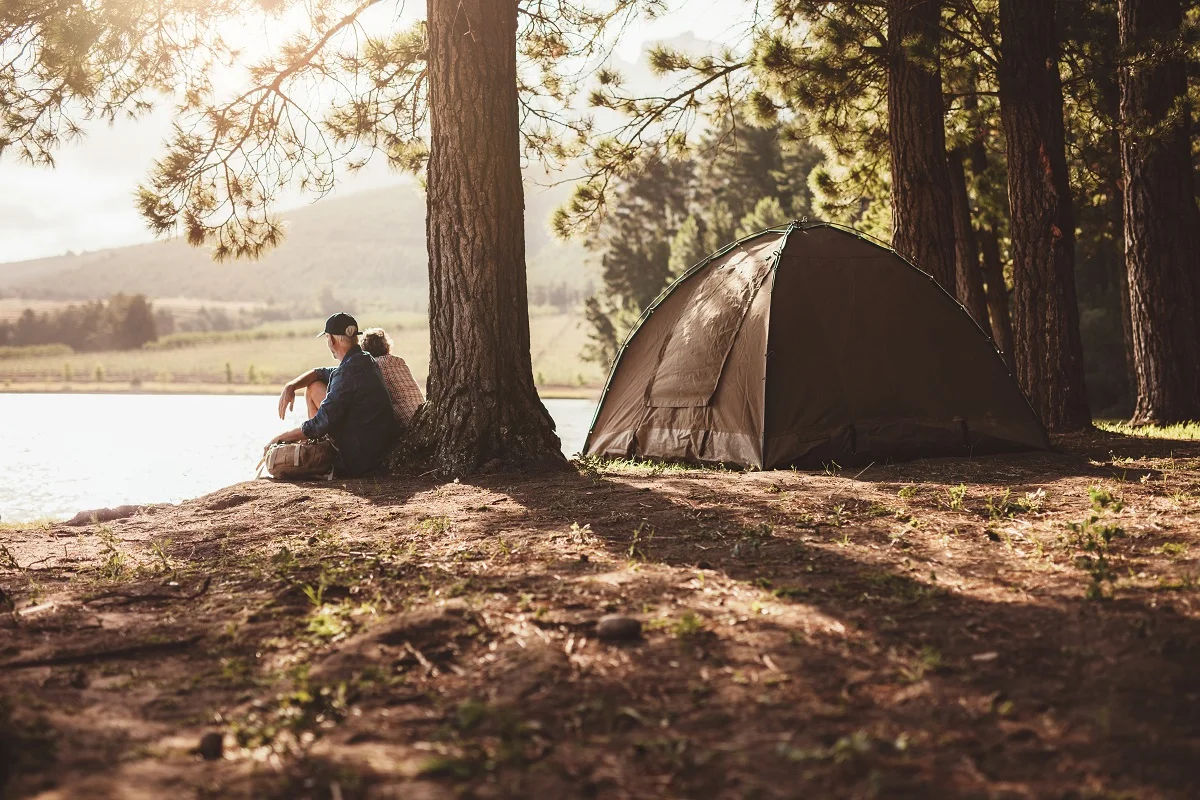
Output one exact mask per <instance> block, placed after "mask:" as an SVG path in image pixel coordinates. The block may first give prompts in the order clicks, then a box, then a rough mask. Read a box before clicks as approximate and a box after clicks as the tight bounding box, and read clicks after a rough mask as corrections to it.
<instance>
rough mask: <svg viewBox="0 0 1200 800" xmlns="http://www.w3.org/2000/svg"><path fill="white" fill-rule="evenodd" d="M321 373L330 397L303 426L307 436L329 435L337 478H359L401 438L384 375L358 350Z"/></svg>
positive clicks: (373, 362)
mask: <svg viewBox="0 0 1200 800" xmlns="http://www.w3.org/2000/svg"><path fill="white" fill-rule="evenodd" d="M318 372H319V373H321V375H320V379H321V380H324V381H325V382H326V383H328V384H329V391H328V393H327V394H326V395H325V401H324V402H323V403H321V407H320V408H319V409H317V414H316V416H314V417H313V418H312V419H310V420H308V421H307V422H305V423H304V425H303V426H302V429H303V431H304V435H305V436H307V437H309V438H310V439H318V438H320V437H321V436H325V435H328V436H329V438H331V439H333V443H334V445H335V446H336V447H337V449H338V461H337V471H338V473H340V474H342V475H346V476H354V475H361V474H362V473H364V472H366V471H367V470H369V469H371V468H373V467H375V466H377V465H378V464H379V463H380V462H381V461H382V460H383V458H384V456H386V455H387V453H388V451H389V450H391V448H392V445H393V444H394V443H395V440H396V436H397V435H398V433H399V425H398V424H397V422H396V418H395V415H394V414H393V412H392V404H391V398H390V397H389V395H388V390H387V387H386V386H385V385H384V382H383V375H382V374H381V372H380V370H379V366H378V365H377V364H376V363H375V360H374V359H373V358H371V356H370V355H368V354H367V353H364V352H363V351H362V349H361V348H359V347H358V346H355V347H354V348H352V349H351V350H350V352H348V353H347V354H346V356H345V357H344V358H343V359H342V362H341V363H340V364H339V365H338V366H337V367H336V368H333V369H330V368H326V369H323V370H318Z"/></svg>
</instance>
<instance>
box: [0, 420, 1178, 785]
mask: <svg viewBox="0 0 1200 800" xmlns="http://www.w3.org/2000/svg"><path fill="white" fill-rule="evenodd" d="M1139 441H1145V440H1139ZM1125 444H1127V443H1123V442H1121V441H1120V440H1115V444H1114V445H1113V446H1112V447H1109V446H1108V445H1106V444H1105V443H1104V442H1099V443H1089V444H1088V445H1087V446H1086V447H1081V448H1077V449H1070V447H1071V446H1068V452H1067V453H1066V454H1055V455H1051V456H1042V455H1033V456H1026V457H1016V456H1005V457H999V458H996V459H980V460H978V461H977V462H975V463H974V464H973V465H972V469H976V470H978V472H976V473H975V474H976V477H975V478H973V479H972V481H971V482H970V485H969V486H967V487H966V488H965V490H964V491H955V492H951V489H956V487H957V485H958V484H959V483H961V481H958V480H955V479H954V477H953V476H952V475H950V474H949V473H946V474H943V472H942V470H945V469H951V468H952V467H953V465H952V464H949V465H945V464H942V463H941V462H916V463H912V464H907V465H897V467H896V470H897V472H898V473H899V472H900V471H901V470H902V471H903V472H902V477H899V478H897V479H896V480H894V481H893V480H891V479H890V476H888V479H886V480H874V481H873V480H869V479H868V475H869V474H870V473H867V474H866V475H863V476H861V477H859V478H857V479H855V477H854V476H853V475H845V476H838V475H835V474H829V475H827V474H824V473H794V472H790V471H780V472H773V473H723V472H720V471H708V470H692V471H678V470H672V469H665V468H664V469H660V468H655V467H650V468H640V469H634V470H631V471H629V472H627V473H622V472H621V471H620V470H619V469H615V468H614V469H612V470H606V471H596V470H593V469H584V470H582V471H581V472H577V473H569V474H561V473H559V474H553V475H544V476H536V475H535V476H514V475H494V476H484V477H480V478H475V479H472V480H470V481H464V482H455V483H445V484H443V483H438V482H435V481H432V480H428V479H423V478H422V479H393V480H378V481H375V480H370V479H367V480H363V481H354V482H336V481H335V482H332V483H312V484H296V485H284V484H265V483H264V484H244V485H241V486H237V487H231V488H230V489H227V490H223V491H222V492H218V493H216V494H214V495H210V496H209V497H206V498H201V499H200V500H197V501H192V502H190V503H186V504H183V505H182V506H180V507H178V508H170V509H165V510H162V511H161V512H160V513H156V514H152V515H149V516H146V517H138V518H134V519H132V520H126V521H121V522H118V523H114V525H113V527H112V534H113V537H115V538H114V539H112V540H105V539H104V538H103V537H102V536H101V537H92V538H94V539H96V541H95V542H92V540H91V539H88V540H87V542H85V541H84V536H83V535H82V534H80V535H79V539H77V540H73V541H75V542H76V544H75V546H76V548H77V549H79V550H80V551H83V550H86V549H87V548H92V550H94V554H93V555H94V557H93V560H94V561H100V560H101V559H102V558H103V553H104V551H103V546H104V545H103V543H104V541H119V542H121V543H123V544H122V545H121V546H124V547H130V548H132V547H133V546H134V544H135V543H137V542H142V543H148V542H150V541H153V539H154V537H157V536H162V535H164V534H166V533H169V535H170V536H171V537H173V541H172V542H171V543H170V544H169V545H168V546H167V547H166V548H165V551H166V553H167V555H168V557H169V558H170V559H173V560H174V562H175V563H174V569H176V570H177V572H176V573H173V574H174V576H175V577H176V578H181V580H178V581H177V582H179V583H181V584H183V585H184V586H185V587H187V588H188V590H189V591H191V587H193V586H195V585H197V583H198V581H199V579H200V578H201V577H203V576H205V575H209V576H213V577H214V580H213V582H212V585H211V589H209V590H208V592H207V593H206V594H204V595H203V596H201V597H198V598H197V599H195V600H192V601H186V602H185V601H181V600H176V601H168V602H136V603H132V604H126V603H125V598H122V597H119V596H118V597H109V598H107V599H104V600H102V601H99V602H96V603H90V602H87V597H86V595H85V597H84V601H83V602H80V601H79V599H78V594H77V595H76V599H75V600H74V601H73V602H74V603H75V604H76V605H75V606H72V608H77V607H78V606H81V607H82V608H83V609H84V610H85V612H86V613H87V614H91V615H92V616H93V617H95V618H96V619H98V620H101V621H103V622H104V625H106V626H108V627H106V628H105V629H104V630H103V631H101V630H100V629H98V628H97V629H95V630H92V632H91V633H88V632H87V630H84V628H85V627H86V626H83V625H82V623H83V622H87V620H84V619H83V617H82V616H78V618H77V617H70V618H68V617H67V616H65V615H64V616H58V615H54V616H51V617H47V618H45V619H44V621H43V622H40V623H35V622H34V621H29V622H24V623H22V626H21V627H20V628H19V629H18V630H17V631H16V632H15V633H14V637H13V641H14V642H16V644H17V647H18V649H20V650H21V651H22V653H24V652H25V651H26V650H29V651H31V652H32V651H34V650H35V649H36V648H44V647H47V646H49V647H50V648H51V649H52V650H55V651H61V650H62V649H63V647H64V646H70V645H72V643H74V645H82V644H86V645H87V646H88V647H91V646H92V645H95V644H98V643H99V638H100V637H101V636H106V637H108V638H109V639H110V640H112V639H113V637H114V636H115V637H116V638H117V640H118V641H133V642H137V641H142V642H147V643H150V644H154V643H155V642H158V643H160V644H161V643H163V642H164V641H165V640H168V639H170V638H171V637H184V636H185V635H188V634H199V635H201V637H202V638H201V639H200V640H198V641H199V643H198V644H197V645H194V646H189V647H186V648H183V649H180V650H160V651H152V652H147V653H143V654H142V655H140V656H136V657H135V656H126V657H122V658H114V659H112V660H110V661H107V662H104V663H102V664H98V663H92V664H66V665H62V666H56V667H46V668H43V669H41V670H40V671H36V672H35V671H21V670H18V671H14V672H9V673H8V674H9V675H10V676H12V677H13V681H12V682H11V683H10V684H9V687H8V688H7V689H6V693H7V694H9V695H10V696H12V697H14V698H23V700H22V702H24V703H26V706H25V707H22V708H19V709H18V714H17V718H15V722H16V723H17V724H19V725H20V726H21V727H20V730H30V731H33V733H37V729H35V728H29V722H30V720H31V716H30V713H29V712H31V711H32V712H36V713H37V714H45V715H46V719H47V720H49V722H48V723H47V724H48V725H49V726H50V727H51V728H52V729H53V731H54V732H55V733H56V737H57V739H58V742H59V746H58V753H59V760H58V762H57V763H56V764H55V766H54V769H53V770H48V769H46V768H45V767H43V766H37V765H36V764H35V766H33V767H28V768H26V769H32V770H33V773H31V774H33V775H34V778H35V780H34V781H33V782H32V783H31V782H29V781H26V782H24V783H20V784H18V785H21V786H26V787H29V786H33V785H38V786H41V787H43V788H46V787H51V786H53V785H55V784H59V785H60V786H61V787H62V788H60V789H59V790H58V791H59V793H60V794H59V795H58V796H70V795H71V794H72V792H73V791H74V793H75V796H80V794H79V792H78V791H75V790H77V789H80V787H85V788H86V789H87V791H86V792H85V794H87V795H88V796H96V797H105V796H112V797H127V796H138V795H139V793H140V795H141V796H163V793H164V792H165V791H167V788H164V787H175V788H173V789H170V791H178V790H179V789H178V787H181V786H186V787H188V788H189V790H194V791H193V793H194V794H195V795H196V796H199V797H256V798H258V797H279V798H283V797H287V798H294V797H312V798H322V800H324V799H325V798H333V797H341V798H344V799H345V800H349V799H350V798H382V797H397V798H399V797H403V798H406V800H412V798H449V797H479V798H485V797H522V798H523V797H531V796H538V795H541V796H546V797H603V798H609V797H612V798H620V797H638V798H640V797H646V798H650V797H664V796H665V797H729V798H735V797H736V798H742V797H760V798H776V797H805V796H821V797H905V796H907V797H1113V796H1125V797H1135V798H1141V797H1146V798H1150V797H1180V798H1183V797H1192V796H1197V794H1200V786H1197V783H1198V781H1200V779H1198V778H1197V776H1196V774H1195V771H1194V769H1192V765H1193V763H1194V761H1195V759H1196V757H1197V756H1198V755H1200V752H1197V742H1198V741H1200V708H1198V707H1197V701H1198V698H1200V683H1198V672H1197V667H1198V666H1200V653H1198V652H1197V649H1196V644H1195V643H1196V642H1198V641H1200V639H1198V638H1197V633H1200V631H1197V630H1196V625H1197V622H1196V618H1195V614H1194V611H1193V598H1194V593H1195V581H1194V580H1192V581H1191V582H1190V583H1189V582H1188V581H1189V580H1190V579H1188V573H1187V570H1189V569H1192V568H1193V567H1194V566H1195V559H1194V558H1191V557H1189V556H1188V555H1187V554H1186V545H1187V543H1189V542H1191V544H1192V546H1193V547H1196V548H1197V549H1200V541H1194V542H1193V541H1191V540H1192V539H1195V530H1194V526H1190V527H1189V525H1190V517H1189V514H1190V513H1191V512H1190V510H1189V509H1191V508H1192V505H1191V503H1192V501H1191V500H1189V499H1187V498H1184V497H1181V498H1174V499H1172V498H1168V497H1166V496H1165V491H1166V490H1165V489H1164V487H1162V486H1160V485H1159V482H1158V481H1157V479H1154V480H1150V481H1147V482H1141V481H1140V480H1130V481H1128V482H1121V481H1120V480H1119V478H1117V477H1110V475H1109V473H1106V469H1107V468H1108V467H1111V466H1112V464H1111V458H1112V457H1111V456H1106V457H1107V458H1108V459H1110V460H1109V461H1105V460H1104V458H1100V457H1096V456H1095V455H1094V454H1093V452H1092V450H1089V449H1088V448H1100V449H1103V451H1104V453H1105V454H1107V452H1108V450H1110V449H1116V448H1121V447H1124V446H1125ZM1176 444H1178V443H1176ZM1188 446H1190V445H1188ZM1155 448H1159V449H1161V450H1162V452H1165V453H1170V452H1171V450H1172V449H1174V450H1175V451H1176V452H1178V451H1179V450H1181V449H1185V448H1184V447H1183V446H1181V447H1179V448H1171V446H1170V445H1169V444H1167V445H1158V444H1157V443H1154V448H1151V449H1154V451H1155V452H1159V449H1155ZM1189 452H1190V451H1189ZM1131 454H1132V453H1131ZM1187 457H1188V458H1190V457H1191V456H1187ZM1023 458H1025V459H1029V461H1028V462H1026V461H1023V460H1022V459H1023ZM1041 459H1050V461H1043V460H1041ZM1092 462H1095V463H1092ZM1142 466H1154V465H1152V464H1149V463H1147V462H1142V464H1141V465H1140V466H1139V467H1138V471H1139V474H1140V473H1141V471H1142ZM1161 466H1162V465H1158V466H1154V468H1156V469H1158V468H1160V467H1161ZM1194 467H1195V465H1192V464H1183V463H1181V464H1179V465H1177V466H1175V467H1172V468H1171V469H1173V470H1175V471H1176V472H1177V473H1178V474H1177V475H1176V483H1177V484H1178V485H1186V484H1187V483H1188V482H1189V481H1191V482H1196V483H1197V485H1200V474H1198V473H1197V470H1196V469H1195V468H1194ZM1097 470H1099V472H1097ZM1109 472H1111V471H1109ZM1014 473H1017V474H1019V475H1021V476H1023V477H1021V478H1019V479H1018V480H1017V481H1011V477H1010V476H1011V475H1012V474H1014ZM1100 484H1102V485H1103V486H1102V487H1101V488H1103V490H1104V492H1106V493H1108V494H1107V495H1104V496H1098V497H1097V499H1093V498H1092V496H1091V495H1090V494H1089V491H1088V490H1089V489H1090V488H1092V487H1096V486H1099V485H1100ZM1013 485H1016V486H1017V487H1018V489H1020V490H1022V491H1026V490H1028V489H1030V488H1032V487H1035V486H1037V487H1041V488H1043V489H1044V490H1045V492H1044V496H1038V497H1036V498H1033V499H1029V500H1028V501H1027V504H1026V505H1025V506H1022V507H1020V508H1017V507H1016V506H1012V507H1010V506H1009V505H1005V504H1003V503H1001V502H999V501H997V499H996V498H997V497H999V496H1001V495H1002V494H1003V492H1004V491H1005V490H1007V489H1009V488H1010V487H1011V486H1013ZM1174 485H1175V484H1173V485H1172V486H1173V487H1174ZM1014 494H1016V496H1018V497H1022V498H1023V495H1022V494H1021V492H1019V491H1018V492H1014ZM1104 497H1108V498H1109V499H1108V500H1105V499H1104ZM1121 502H1123V504H1124V506H1125V508H1124V510H1123V511H1116V510H1114V509H1116V507H1117V505H1118V504H1119V503H1121ZM1092 516H1095V517H1096V518H1097V520H1098V522H1097V523H1096V524H1095V525H1092V523H1088V525H1082V527H1081V528H1080V530H1079V531H1076V530H1074V529H1073V528H1071V527H1070V525H1071V524H1076V525H1081V523H1083V522H1085V521H1086V520H1087V519H1089V518H1090V517H1092ZM1118 524H1119V525H1121V526H1124V527H1125V528H1126V532H1125V534H1124V535H1117V534H1113V535H1114V536H1116V537H1117V538H1113V539H1112V541H1111V542H1108V541H1105V542H1104V544H1103V545H1101V544H1099V543H1098V541H1099V540H1097V541H1096V542H1094V543H1093V544H1092V545H1091V546H1092V547H1093V548H1095V549H1093V550H1086V549H1085V547H1086V546H1087V541H1085V540H1086V537H1087V536H1092V537H1093V539H1095V537H1097V536H1100V534H1098V533H1096V531H1098V530H1099V527H1097V526H1100V525H1105V526H1109V527H1108V528H1105V530H1109V533H1111V532H1112V531H1111V530H1110V528H1111V529H1115V526H1116V525H1118ZM1089 526H1090V527H1089ZM52 533H53V532H52ZM72 535H75V534H72ZM1189 537H1190V538H1189ZM1101 538H1102V537H1101ZM1181 540H1182V541H1181ZM1168 544H1173V545H1174V548H1173V549H1171V550H1170V552H1171V553H1174V554H1175V555H1173V556H1170V557H1168V556H1166V555H1164V554H1163V552H1162V550H1163V548H1165V547H1166V545H1168ZM1085 555H1086V556H1087V557H1088V558H1091V559H1092V561H1091V562H1089V564H1090V566H1089V567H1088V568H1087V569H1084V568H1083V567H1081V566H1078V565H1077V562H1076V560H1077V559H1078V558H1079V557H1081V556H1085ZM1100 555H1104V556H1105V557H1106V558H1107V560H1108V561H1107V563H1108V564H1109V568H1108V573H1104V572H1101V571H1099V570H1098V569H1097V567H1096V564H1097V560H1096V559H1097V557H1098V556H1100ZM1118 567H1119V568H1120V570H1122V571H1124V570H1126V569H1128V570H1129V572H1130V576H1128V577H1121V578H1120V581H1119V582H1118V581H1117V580H1116V577H1119V576H1116V572H1117V568H1118ZM89 568H90V567H89ZM97 568H99V567H97ZM71 569H72V570H75V571H78V570H79V569H80V567H72V568H71ZM1169 570H1174V571H1173V572H1171V573H1170V575H1168V574H1167V572H1168V571H1169ZM1109 573H1111V574H1109ZM1143 573H1145V574H1146V575H1147V577H1144V578H1141V577H1136V576H1137V575H1141V574H1143ZM1122 574H1123V573H1122ZM45 577H48V574H47V575H46V576H43V580H44V579H45ZM1167 578H1170V581H1168V582H1166V583H1164V581H1166V580H1167ZM26 580H28V581H32V580H33V579H32V578H28V579H26ZM63 580H64V581H67V580H68V578H67V577H66V576H65V574H64V577H63ZM156 580H157V581H158V582H159V583H162V581H163V578H162V577H161V576H160V577H158V578H156ZM138 581H142V583H139V582H138ZM148 582H149V579H148V578H147V579H144V580H143V579H142V578H138V579H137V580H136V581H132V582H125V583H120V584H117V587H118V589H119V590H120V591H122V592H125V593H126V594H139V595H141V593H143V592H145V591H147V588H148V587H147V586H144V585H142V584H143V583H148ZM6 585H7V588H10V589H11V588H13V587H14V586H16V588H17V589H20V590H22V591H24V590H26V589H27V588H28V587H26V586H24V585H23V584H13V583H8V582H7V579H6ZM64 586H67V584H66V583H64ZM95 589H96V587H94V586H91V585H88V586H85V587H83V590H84V591H85V593H86V592H94V591H95ZM1093 589H1098V590H1099V591H1097V592H1092V590H1093ZM1089 592H1091V593H1092V596H1093V597H1094V598H1097V599H1088V594H1089ZM1114 594H1115V597H1116V599H1099V598H1103V597H1108V596H1111V595H1114ZM135 599H136V598H135ZM609 612H615V613H624V614H632V615H634V616H636V617H638V618H639V619H640V620H641V621H642V622H643V624H644V634H643V636H642V637H641V638H640V639H638V640H637V641H633V642H628V643H623V644H621V643H615V644H613V643H604V642H599V641H597V640H596V638H595V622H596V620H597V617H598V616H599V615H600V614H602V613H609ZM72 613H74V612H72ZM79 614H84V612H79ZM119 614H125V615H126V616H125V617H124V618H118V615H119ZM38 619H42V618H38ZM114 623H119V626H118V627H116V630H117V633H115V634H114V633H113V630H114ZM87 624H88V625H90V624H91V623H90V622H88V623H87ZM39 625H40V626H41V627H40V628H39V627H38V626H39ZM55 625H57V626H58V627H57V628H56V627H54V626H55ZM89 630H90V629H89ZM85 634H86V635H87V636H92V637H94V640H93V639H87V640H86V641H85V640H84V639H82V638H80V637H82V636H84V635H85ZM166 643H168V644H169V643H170V642H169V641H167V642H166ZM109 644H111V641H110V642H109ZM85 649H86V648H85ZM38 652H40V650H38ZM30 698H33V699H32V701H31V700H30ZM197 720H199V722H198V721H197ZM204 721H207V722H204ZM206 725H207V726H208V728H211V727H212V726H214V725H216V726H218V729H219V730H221V731H223V732H224V733H225V738H226V742H227V746H228V747H230V748H231V749H233V750H234V752H233V755H232V757H231V758H229V759H226V760H221V761H217V762H202V761H199V760H198V759H197V757H196V756H194V755H191V754H188V753H187V752H186V751H184V750H181V749H179V748H180V745H178V744H177V743H175V742H176V740H177V739H179V738H180V737H181V736H182V737H183V738H185V739H186V741H187V742H188V746H189V747H191V746H193V745H194V743H195V741H196V739H197V738H198V736H199V734H200V733H202V732H203V731H204V730H206V727H205V726H206ZM13 729H14V730H15V729H16V727H15V726H14V728H13ZM181 731H182V733H181ZM33 733H31V734H30V735H31V736H33ZM172 737H174V738H172ZM0 738H2V737H0ZM29 741H32V739H30V738H29V737H27V738H25V739H21V740H20V741H19V742H18V743H17V744H16V745H14V748H16V749H17V750H19V751H20V752H23V753H24V754H25V755H29V754H30V753H34V752H35V751H36V748H34V747H33V745H28V742H29ZM22 742H25V743H26V744H22ZM23 763H30V762H29V761H28V759H26V761H25V762H23ZM48 796H54V795H48Z"/></svg>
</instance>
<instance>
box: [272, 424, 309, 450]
mask: <svg viewBox="0 0 1200 800" xmlns="http://www.w3.org/2000/svg"><path fill="white" fill-rule="evenodd" d="M304 439H305V436H304V429H303V428H293V429H292V430H290V431H285V432H283V433H281V434H279V435H278V436H276V437H275V438H274V439H272V440H271V441H269V442H267V446H266V447H264V448H263V452H264V453H265V452H267V451H268V450H270V449H271V445H276V444H286V443H288V442H303V441H304Z"/></svg>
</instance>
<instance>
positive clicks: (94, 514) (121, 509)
mask: <svg viewBox="0 0 1200 800" xmlns="http://www.w3.org/2000/svg"><path fill="white" fill-rule="evenodd" d="M140 510H141V506H117V507H116V508H96V509H92V510H91V511H80V512H79V513H78V514H76V515H75V516H73V517H71V518H70V519H69V520H67V524H68V525H70V526H72V527H76V528H78V527H82V526H84V525H94V524H96V523H98V522H113V521H114V520H118V519H126V518H127V517H132V516H133V515H134V514H136V513H138V511H140Z"/></svg>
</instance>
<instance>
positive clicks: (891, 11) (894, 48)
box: [887, 0, 956, 294]
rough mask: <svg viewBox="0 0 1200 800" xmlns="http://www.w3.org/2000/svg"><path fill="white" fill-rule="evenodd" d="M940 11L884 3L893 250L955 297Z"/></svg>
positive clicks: (922, 3)
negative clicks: (908, 259) (943, 98)
mask: <svg viewBox="0 0 1200 800" xmlns="http://www.w3.org/2000/svg"><path fill="white" fill-rule="evenodd" d="M941 11H942V3H941V0H890V2H889V3H888V9H887V106H888V139H889V143H890V151H891V169H890V173H891V181H892V229H893V234H892V245H893V246H894V247H895V248H896V250H897V251H898V252H899V253H900V254H901V255H904V256H907V257H909V258H910V259H912V260H913V261H914V262H915V263H916V264H917V266H919V267H920V268H921V269H923V270H925V271H926V272H928V273H929V274H930V275H932V276H933V278H934V280H936V281H937V282H938V283H939V284H941V285H942V287H943V288H945V289H946V291H948V292H950V294H954V293H955V287H956V280H955V244H954V230H955V222H954V201H953V193H952V190H951V185H950V173H949V169H948V168H947V164H946V123H945V115H946V111H945V106H944V104H943V100H942V72H941V53H940V48H941V36H942V30H941Z"/></svg>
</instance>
